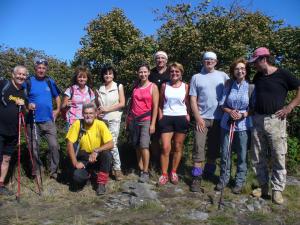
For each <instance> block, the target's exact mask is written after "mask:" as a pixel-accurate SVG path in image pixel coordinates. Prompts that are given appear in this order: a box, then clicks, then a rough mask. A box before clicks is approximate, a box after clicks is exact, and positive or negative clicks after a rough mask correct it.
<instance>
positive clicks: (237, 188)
mask: <svg viewBox="0 0 300 225" xmlns="http://www.w3.org/2000/svg"><path fill="white" fill-rule="evenodd" d="M242 188H243V187H242V186H234V188H232V190H231V191H232V193H233V194H237V195H238V194H241V192H242Z"/></svg>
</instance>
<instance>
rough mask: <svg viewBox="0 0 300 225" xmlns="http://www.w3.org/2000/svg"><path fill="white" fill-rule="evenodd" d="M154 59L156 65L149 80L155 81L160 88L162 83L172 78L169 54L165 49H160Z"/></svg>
mask: <svg viewBox="0 0 300 225" xmlns="http://www.w3.org/2000/svg"><path fill="white" fill-rule="evenodd" d="M154 60H155V64H156V66H155V67H154V68H152V69H151V72H150V75H149V81H151V82H153V83H155V84H156V85H157V87H158V88H159V89H160V86H161V84H162V83H164V82H167V81H169V80H170V76H169V73H168V71H167V62H168V55H167V53H165V52H163V51H158V52H156V53H155V54H154Z"/></svg>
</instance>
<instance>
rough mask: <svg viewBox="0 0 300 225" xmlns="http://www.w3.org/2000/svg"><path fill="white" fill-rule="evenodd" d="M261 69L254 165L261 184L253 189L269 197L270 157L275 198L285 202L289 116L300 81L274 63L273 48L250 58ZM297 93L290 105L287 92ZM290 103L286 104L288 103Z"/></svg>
mask: <svg viewBox="0 0 300 225" xmlns="http://www.w3.org/2000/svg"><path fill="white" fill-rule="evenodd" d="M249 62H250V63H253V64H254V67H255V69H256V71H257V73H256V74H255V76H254V78H253V83H254V84H255V103H254V112H255V114H254V116H253V125H254V127H253V132H252V138H251V140H252V146H251V149H252V151H251V153H252V164H253V167H254V171H255V173H256V175H257V179H258V182H259V185H260V188H259V189H256V190H254V191H253V193H252V194H253V195H254V196H257V197H261V196H262V197H268V194H269V172H268V158H270V157H271V159H272V176H271V187H272V201H273V202H274V203H276V204H282V203H283V197H282V191H283V190H284V188H285V184H286V168H285V155H286V153H287V140H286V137H287V135H286V117H287V115H288V114H289V113H290V112H291V111H292V110H293V108H295V107H296V106H297V105H299V103H300V80H299V79H297V78H296V77H295V76H293V75H292V74H291V73H290V72H288V71H287V70H284V69H281V68H277V67H275V66H274V59H273V57H272V56H271V54H270V51H269V49H267V48H265V47H260V48H258V49H256V50H255V51H254V53H253V55H252V57H251V59H250V60H249ZM290 90H297V95H296V97H295V98H294V99H292V101H290V102H289V103H288V104H286V97H287V93H288V91H290ZM285 104H286V105H285Z"/></svg>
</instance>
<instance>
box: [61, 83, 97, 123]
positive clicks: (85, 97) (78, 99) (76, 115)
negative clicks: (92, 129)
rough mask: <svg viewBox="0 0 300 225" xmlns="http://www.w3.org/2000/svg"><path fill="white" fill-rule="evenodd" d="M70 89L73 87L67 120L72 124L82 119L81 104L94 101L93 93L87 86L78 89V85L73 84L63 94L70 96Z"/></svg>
mask: <svg viewBox="0 0 300 225" xmlns="http://www.w3.org/2000/svg"><path fill="white" fill-rule="evenodd" d="M71 89H73V96H72V106H71V107H70V109H69V110H68V112H67V115H66V116H67V121H68V122H69V124H70V125H72V124H73V123H74V122H75V121H76V120H78V119H82V106H83V104H85V103H90V102H92V101H94V99H95V94H94V92H93V91H92V89H90V91H89V90H88V89H89V88H88V86H85V89H84V90H83V91H80V88H79V86H78V85H76V84H75V85H73V86H72V87H71V88H68V89H67V90H66V91H65V93H64V94H65V95H66V96H68V97H70V96H71Z"/></svg>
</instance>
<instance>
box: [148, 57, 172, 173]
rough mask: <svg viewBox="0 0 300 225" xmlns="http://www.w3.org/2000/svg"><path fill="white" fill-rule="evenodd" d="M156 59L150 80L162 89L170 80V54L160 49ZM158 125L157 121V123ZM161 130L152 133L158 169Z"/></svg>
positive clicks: (152, 159)
mask: <svg viewBox="0 0 300 225" xmlns="http://www.w3.org/2000/svg"><path fill="white" fill-rule="evenodd" d="M154 60H155V64H156V66H155V67H154V68H152V69H151V72H150V75H149V81H151V82H153V83H155V84H156V85H157V87H158V88H159V90H160V87H161V84H162V83H164V82H167V81H169V80H170V76H169V73H168V71H167V62H168V55H167V53H165V52H164V51H158V52H156V53H155V54H154ZM156 127H158V126H157V123H156ZM159 139H160V132H159V130H158V129H156V130H155V133H154V134H152V135H151V145H150V152H151V162H152V165H153V166H154V167H156V169H159V165H160V144H159Z"/></svg>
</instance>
